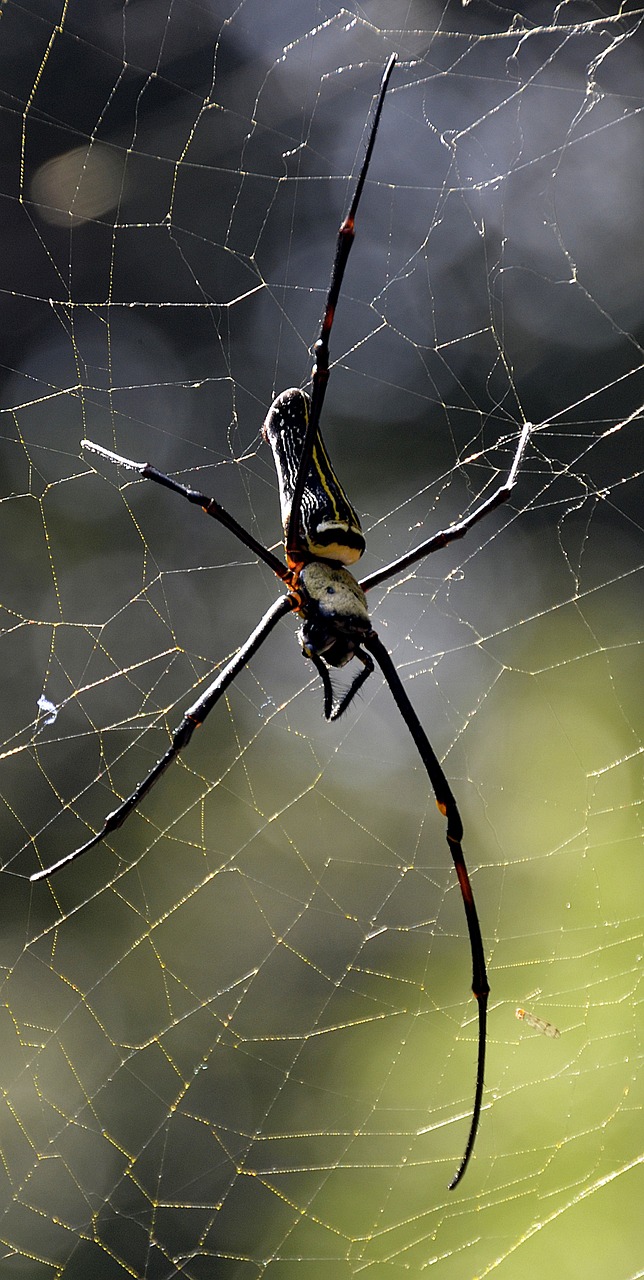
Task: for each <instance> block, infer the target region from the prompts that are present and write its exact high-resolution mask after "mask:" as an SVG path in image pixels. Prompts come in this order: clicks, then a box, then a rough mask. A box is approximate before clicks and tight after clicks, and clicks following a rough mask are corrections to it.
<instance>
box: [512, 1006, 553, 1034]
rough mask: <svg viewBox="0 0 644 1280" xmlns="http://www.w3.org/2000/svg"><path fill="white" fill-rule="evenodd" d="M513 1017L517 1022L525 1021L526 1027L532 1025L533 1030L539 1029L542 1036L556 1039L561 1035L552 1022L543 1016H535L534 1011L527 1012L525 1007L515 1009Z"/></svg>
mask: <svg viewBox="0 0 644 1280" xmlns="http://www.w3.org/2000/svg"><path fill="white" fill-rule="evenodd" d="M514 1014H515V1017H516V1018H518V1019H519V1022H525V1024H526V1027H532V1029H533V1031H540V1032H541V1034H542V1036H550V1039H551V1040H556V1039H557V1036H560V1035H561V1032H560V1030H559V1028H558V1027H555V1026H554V1024H553V1023H552V1022H546V1020H545V1018H537V1017H535V1015H534V1013H528V1010H527V1009H515V1011H514Z"/></svg>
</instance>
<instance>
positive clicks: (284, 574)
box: [81, 440, 291, 584]
mask: <svg viewBox="0 0 644 1280" xmlns="http://www.w3.org/2000/svg"><path fill="white" fill-rule="evenodd" d="M81 447H82V448H83V449H86V450H87V451H88V453H98V454H99V455H100V457H101V458H107V460H108V462H113V463H114V465H115V466H116V467H125V468H126V469H127V470H128V471H136V472H138V474H139V475H140V476H142V477H143V479H144V480H154V482H155V484H162V485H163V486H164V487H165V488H166V489H171V490H172V492H173V493H178V494H179V495H180V497H182V498H187V500H188V502H193V503H194V504H195V506H197V507H201V509H202V511H205V513H206V515H207V516H213V518H214V519H215V520H218V521H219V523H220V524H223V525H225V527H226V529H229V530H230V532H231V533H234V535H235V537H236V538H239V541H240V542H243V543H244V544H245V546H247V547H250V550H251V551H254V552H255V555H256V556H259V558H260V560H263V561H264V564H267V565H268V566H269V568H270V569H272V570H273V573H274V574H276V575H277V577H278V578H280V579H281V580H282V582H288V583H289V584H290V582H291V574H290V572H289V570H288V569H287V568H286V567H285V565H283V564H282V562H281V560H278V558H277V556H274V555H273V553H272V551H269V550H268V548H267V547H263V546H262V544H261V542H258V541H257V539H256V538H254V537H253V535H252V533H249V532H248V530H247V529H244V526H243V525H241V524H240V523H239V521H238V520H236V519H235V517H234V516H231V515H230V512H228V511H226V509H225V507H222V506H221V504H220V503H219V502H217V500H216V499H215V498H209V497H208V495H207V494H205V493H200V492H199V490H198V489H191V488H189V487H188V485H185V484H181V483H180V482H179V481H178V480H173V479H172V477H171V476H167V475H165V473H164V472H163V471H158V470H157V468H156V467H153V466H151V464H150V463H149V462H134V461H133V460H132V459H131V458H123V457H122V456H121V454H120V453H112V451H111V449H104V448H103V446H102V445H100V444H94V442H93V441H92V440H81Z"/></svg>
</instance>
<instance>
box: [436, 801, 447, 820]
mask: <svg viewBox="0 0 644 1280" xmlns="http://www.w3.org/2000/svg"><path fill="white" fill-rule="evenodd" d="M436 808H437V809H438V812H439V813H442V815H443V817H444V818H446V817H447V805H446V804H443V801H442V800H437V801H436Z"/></svg>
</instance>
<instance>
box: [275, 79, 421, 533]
mask: <svg viewBox="0 0 644 1280" xmlns="http://www.w3.org/2000/svg"><path fill="white" fill-rule="evenodd" d="M395 64H396V55H395V53H392V55H391V57H390V59H389V61H388V63H387V65H386V67H385V69H384V72H383V76H382V80H381V82H380V92H379V94H378V101H377V103H376V109H375V111H374V116H373V124H372V125H371V132H370V134H369V141H368V142H367V150H366V152H365V157H364V160H363V162H362V168H361V170H360V173H359V175H358V181H357V183H356V188H355V191H354V193H353V199H352V201H351V205H350V208H349V212H348V213H347V215H346V218H345V219H344V221H343V222H342V223H341V226H340V230H339V231H338V239H337V243H336V248H335V259H334V262H333V270H332V272H331V282H330V284H329V292H328V294H327V299H326V306H325V308H324V315H323V317H322V325H321V328H320V335H319V337H318V340H317V342H316V343H315V346H314V348H313V360H314V363H313V377H312V382H311V413H310V415H309V422H308V429H307V433H306V436H305V439H304V446H303V449H302V456H301V458H300V462H299V468H298V473H297V477H296V480H295V485H294V488H293V499H292V502H291V514H290V519H289V532H288V538H287V544H286V550H287V554H288V555H290V556H291V557H293V558H295V559H296V558H297V552H298V550H299V546H298V529H299V526H300V507H301V505H302V495H303V493H304V488H305V485H306V478H307V476H308V473H309V467H310V465H311V458H312V456H313V445H314V443H315V436H316V432H317V429H318V425H319V422H320V414H321V412H322V405H323V403H324V395H325V392H326V384H327V382H328V380H329V338H330V337H331V329H332V327H333V320H334V317H335V308H336V306H337V302H338V297H339V296H340V289H341V288H342V281H343V278H344V270H345V267H346V265H347V259H348V257H349V254H350V252H351V246H352V244H353V238H354V235H355V218H356V213H357V211H358V205H359V203H360V197H361V195H362V188H363V187H364V184H365V179H366V177H367V170H368V168H369V164H370V161H371V153H372V151H373V147H374V143H375V141H376V133H377V132H378V125H379V123H380V115H381V112H382V105H383V102H384V100H385V94H386V92H387V86H388V84H389V78H390V76H391V73H392V71H393V69H394V66H395Z"/></svg>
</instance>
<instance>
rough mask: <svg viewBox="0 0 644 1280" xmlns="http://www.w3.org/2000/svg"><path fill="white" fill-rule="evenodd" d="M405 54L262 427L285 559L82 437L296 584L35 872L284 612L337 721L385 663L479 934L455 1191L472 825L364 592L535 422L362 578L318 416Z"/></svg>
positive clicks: (218, 510)
mask: <svg viewBox="0 0 644 1280" xmlns="http://www.w3.org/2000/svg"><path fill="white" fill-rule="evenodd" d="M395 62H396V57H395V55H392V57H391V58H390V59H389V62H388V63H387V66H386V67H385V70H384V73H383V77H382V81H381V85H380V91H379V94H378V98H377V101H376V106H375V110H374V115H373V120H372V124H371V129H370V131H369V136H368V141H367V147H366V151H365V156H364V160H363V162H362V167H361V169H360V172H359V175H358V180H357V183H356V187H355V191H354V193H353V198H352V201H351V204H350V207H349V211H348V213H347V215H346V217H345V218H344V220H343V222H342V223H341V225H340V229H339V231H338V236H337V243H336V251H335V259H334V262H333V269H332V272H331V280H330V284H329V290H328V294H327V299H326V305H325V308H324V313H323V316H322V323H321V326H320V331H319V335H318V339H317V341H316V343H315V346H314V348H313V357H314V363H313V371H312V376H311V392H310V395H309V394H308V393H307V392H305V391H302V390H300V389H299V388H297V387H292V388H291V389H290V390H288V391H283V392H282V393H281V395H279V396H278V397H277V399H276V400H275V401H274V403H273V404H272V405H271V407H270V409H269V411H268V414H267V416H266V419H265V421H264V426H263V429H262V431H263V436H264V439H265V440H266V441H267V442H268V444H269V445H270V447H271V449H272V452H273V459H274V462H275V467H276V471H277V477H278V483H279V492H280V504H281V514H282V524H283V527H284V539H285V552H286V564H283V563H282V562H281V560H279V559H278V557H277V556H276V555H274V554H273V552H272V551H270V550H269V549H268V548H267V547H264V546H263V545H262V544H261V543H260V542H258V541H257V539H256V538H254V537H253V535H252V534H251V533H249V532H248V531H247V530H246V529H244V527H243V526H242V525H241V524H239V523H238V521H237V520H236V519H235V517H234V516H232V515H230V514H229V512H228V511H226V510H225V509H224V508H223V507H222V506H221V505H220V503H218V502H217V500H216V499H215V498H211V497H208V495H207V494H204V493H200V492H199V491H197V490H195V489H191V488H189V487H187V486H186V485H183V484H180V483H179V482H178V481H176V480H173V479H172V478H171V477H170V476H167V475H164V474H163V472H161V471H158V470H157V469H156V467H154V466H151V465H150V464H149V463H146V462H134V461H132V460H131V459H130V458H123V457H121V456H120V455H119V454H116V453H112V452H111V451H110V450H109V449H104V448H102V447H101V446H100V445H97V444H93V443H92V442H91V441H89V440H83V441H82V446H83V448H84V449H86V450H88V451H89V452H91V453H95V454H98V455H99V456H100V457H102V458H106V459H107V460H108V461H109V462H111V463H114V465H115V466H118V467H124V468H125V469H126V470H129V471H134V472H136V473H137V474H138V475H139V476H141V477H142V478H144V479H147V480H153V481H154V482H155V483H156V484H160V485H163V486H165V488H167V489H170V490H172V492H173V493H176V494H179V496H180V497H182V498H185V499H187V501H188V502H191V503H194V504H196V505H197V506H199V507H201V508H202V509H203V510H204V511H205V512H206V514H207V515H209V516H212V517H213V518H214V519H215V520H217V521H219V523H220V524H223V525H224V526H225V527H226V528H227V529H228V530H229V531H230V532H231V533H233V534H234V535H235V537H237V538H238V539H239V540H240V542H242V543H244V545H245V546H247V547H249V548H250V550H251V551H253V552H254V553H255V555H257V556H258V558H259V559H260V560H262V561H263V562H264V563H265V564H267V565H268V566H269V567H270V568H271V569H272V570H273V572H274V574H275V575H276V577H277V578H279V579H280V581H281V582H283V583H284V584H285V586H286V589H287V594H286V595H285V596H281V597H280V598H279V599H278V600H276V601H275V603H274V604H273V605H271V607H270V608H269V609H268V610H267V612H266V613H265V614H264V616H263V618H262V619H261V620H260V622H259V623H258V625H257V626H256V628H255V630H254V631H253V632H252V634H251V635H250V636H249V637H248V639H247V640H246V642H245V643H244V644H243V645H242V646H241V648H240V649H239V650H238V652H237V653H236V654H235V655H234V657H233V658H232V659H231V660H230V661H229V662H228V663H227V664H226V666H225V667H223V669H222V670H221V671H220V672H219V674H218V675H217V676H216V678H215V679H214V680H212V681H211V683H210V684H208V686H207V688H206V689H204V691H203V693H201V694H200V696H199V697H198V698H197V700H196V702H194V703H193V704H192V706H190V707H188V709H187V710H186V711H185V713H184V716H183V719H182V720H181V723H180V724H179V726H178V727H177V729H176V730H175V731H174V733H173V734H172V736H171V740H170V745H169V747H168V749H167V751H166V752H165V754H164V755H163V756H162V757H161V758H160V760H158V761H157V763H156V764H155V766H154V768H153V769H152V770H151V771H150V773H149V774H148V775H147V777H146V778H144V779H143V781H142V782H139V783H138V785H137V786H136V787H135V788H134V790H133V791H132V793H131V795H129V796H128V797H127V798H126V799H125V800H124V801H123V802H122V803H121V804H120V805H118V807H117V808H116V809H114V810H113V812H112V813H110V814H108V816H107V817H106V819H105V822H104V824H103V826H102V827H101V829H100V831H98V832H97V833H96V834H95V835H93V836H92V837H91V839H89V840H87V841H86V843H85V844H83V845H81V846H80V848H78V849H75V850H74V851H73V852H72V853H69V854H67V855H66V856H65V857H63V858H61V859H60V860H59V861H58V862H56V863H54V864H53V866H49V867H46V868H43V869H42V870H40V871H37V872H36V873H35V874H34V875H32V877H31V879H32V880H42V879H45V878H46V877H48V876H52V875H54V874H55V873H56V872H58V871H60V870H61V869H62V868H63V867H66V866H68V865H69V864H70V863H71V862H73V861H74V860H75V859H76V858H80V857H81V855H82V854H84V853H87V852H88V850H89V849H92V848H94V846H95V845H97V844H99V843H100V842H101V841H102V840H105V839H106V838H107V837H108V836H109V835H110V834H111V833H112V832H113V831H116V830H117V828H118V827H120V826H122V824H123V823H124V822H125V820H126V818H127V817H128V816H129V815H130V814H131V813H132V811H133V810H134V809H136V808H137V807H138V805H140V803H141V801H142V800H143V799H144V797H145V796H146V795H147V794H148V792H149V791H150V789H151V788H152V787H153V786H154V785H155V783H156V782H158V780H159V778H160V777H161V775H162V774H163V773H165V770H166V769H167V768H168V766H169V765H170V764H171V763H172V761H173V760H175V759H176V757H177V755H178V754H179V752H180V751H183V750H184V748H185V747H187V745H188V743H189V741H190V739H191V737H192V735H193V733H194V731H195V729H196V728H197V725H200V724H203V722H204V720H205V719H206V717H207V716H208V715H209V714H210V712H211V711H212V709H213V707H215V706H216V704H217V703H218V702H219V700H220V699H221V698H222V696H223V695H224V693H225V692H226V689H228V687H229V686H230V685H231V684H232V682H233V681H234V680H235V678H236V676H237V675H238V674H239V672H240V671H241V670H242V669H243V668H244V667H245V666H246V664H247V663H248V662H250V660H251V658H252V657H253V655H254V654H255V653H257V650H258V649H259V648H260V646H261V645H262V644H263V643H264V641H265V640H266V639H267V637H268V635H269V634H270V632H271V631H273V629H274V627H275V626H276V625H277V623H278V622H279V620H280V619H281V618H283V617H285V616H286V614H289V613H295V614H297V615H298V616H299V617H300V618H301V619H302V626H301V628H300V631H299V633H298V637H299V640H300V642H301V645H302V652H303V654H304V656H305V657H306V658H308V659H309V660H310V661H311V662H312V663H313V665H314V667H315V669H316V671H317V672H318V674H319V676H320V679H321V681H322V689H323V695H324V715H325V717H326V719H327V720H337V719H338V718H339V717H340V716H341V715H343V714H344V713H345V711H346V710H347V708H348V707H349V706H350V704H351V703H352V702H353V699H354V698H355V696H356V694H357V693H358V691H359V689H360V688H361V687H362V685H363V684H364V682H365V680H367V679H368V678H369V676H370V675H371V674H372V672H373V671H374V664H375V663H377V664H378V666H379V668H380V670H381V672H382V675H383V677H384V679H385V681H386V683H387V684H388V686H389V688H390V690H391V693H392V695H393V698H394V701H395V703H396V706H397V708H398V710H399V712H400V714H401V716H402V718H403V720H404V722H405V724H406V726H407V728H408V730H409V732H410V734H411V737H412V740H413V742H414V744H415V746H416V749H417V751H418V754H419V756H420V759H421V761H422V763H423V765H424V767H425V770H426V771H427V775H428V777H429V781H430V784H431V786H432V789H433V792H434V795H435V798H436V803H437V805H438V808H439V810H440V812H441V814H442V815H443V817H444V818H445V819H446V821H447V831H446V835H447V843H448V847H449V851H450V854H451V856H452V859H453V862H454V867H455V869H456V875H457V878H458V883H459V887H460V891H461V895H462V898H463V906H464V909H465V919H466V922H467V929H468V934H469V941H470V952H471V960H472V990H473V992H474V995H475V996H476V999H477V1007H478V1052H477V1061H476V1082H475V1090H474V1103H473V1107H472V1118H471V1121H470V1128H469V1133H468V1137H467V1141H466V1144H465V1150H464V1153H463V1156H462V1158H461V1161H460V1164H459V1166H458V1168H457V1170H456V1173H455V1175H454V1177H453V1178H452V1181H451V1183H450V1184H449V1185H450V1189H453V1188H454V1187H456V1186H457V1185H458V1183H459V1182H460V1180H461V1178H462V1177H463V1174H464V1173H465V1170H466V1168H467V1165H468V1163H469V1159H470V1156H471V1154H472V1150H473V1147H474V1141H475V1138H476V1133H477V1129H478V1124H479V1118H480V1113H481V1102H482V1097H483V1080H484V1073H485V1047H486V1033H487V1003H488V995H489V985H488V980H487V972H486V967H485V955H484V952H483V942H482V938H481V930H480V926H479V920H478V915H477V911H476V906H475V903H474V895H473V893H472V886H471V883H470V878H469V874H468V871H467V867H466V865H465V859H464V856H463V850H462V847H461V841H462V838H463V825H462V822H461V818H460V815H459V811H458V807H457V804H456V800H455V799H454V796H453V794H452V791H451V789H450V786H449V783H448V781H447V779H446V777H445V774H444V772H443V770H442V768H441V765H440V763H439V761H438V758H437V756H436V754H435V752H434V750H433V748H432V746H431V744H430V742H429V739H428V737H427V734H426V733H425V730H424V729H423V727H422V725H421V723H420V720H419V719H418V716H417V715H416V712H415V711H414V708H413V706H412V704H411V702H410V700H409V697H408V695H407V692H406V690H405V687H404V685H403V683H402V681H401V679H400V676H399V675H398V672H397V671H396V668H395V666H394V663H393V661H392V659H391V657H390V655H389V653H388V651H387V649H386V648H385V646H384V645H383V643H382V641H381V640H380V639H379V637H378V635H377V633H376V631H375V630H374V628H373V626H372V624H371V619H370V617H369V613H368V610H367V601H366V596H365V593H366V592H367V591H369V590H370V588H372V587H376V586H378V585H379V584H380V583H383V582H387V581H388V580H389V579H390V578H393V577H395V576H396V575H397V574H400V573H402V572H403V570H405V569H408V568H409V567H410V565H413V564H416V562H417V561H419V560H422V559H423V558H424V557H425V556H428V555H430V554H431V553H432V552H434V551H437V550H438V549H439V548H440V547H446V546H448V545H449V544H450V543H451V542H454V541H455V540H456V539H457V538H462V537H463V535H464V534H466V533H467V531H468V529H471V528H472V526H473V525H475V524H477V523H478V521H479V520H482V519H483V517H484V516H486V515H488V514H489V513H490V512H491V511H494V510H495V509H496V508H497V507H499V506H500V505H501V503H503V502H505V501H506V500H507V498H509V496H510V493H511V492H512V489H513V487H514V485H515V483H516V478H517V473H518V469H519V465H520V463H521V459H522V456H523V453H524V450H525V447H526V444H527V442H528V438H529V434H530V426H529V424H525V425H524V427H523V429H522V431H521V433H520V435H519V439H518V442H517V444H516V448H515V453H514V457H513V460H512V465H511V467H510V470H509V472H508V476H507V479H506V480H505V481H504V483H503V484H501V485H500V486H499V488H497V489H496V490H495V491H494V492H493V493H492V495H491V496H490V497H488V498H487V499H485V501H483V502H481V503H480V505H479V506H478V507H476V508H475V509H474V510H473V511H472V512H471V513H470V514H469V515H468V516H466V517H464V519H462V520H460V521H458V522H457V523H455V524H452V525H450V526H449V527H448V528H447V529H443V530H441V531H440V532H439V533H435V534H433V536H432V537H431V538H428V539H426V540H425V541H424V542H422V543H421V544H420V545H419V546H417V547H415V548H414V549H413V550H411V551H409V552H406V553H405V554H404V555H401V556H399V557H398V559H397V560H394V561H393V562H392V563H391V564H388V565H385V566H384V567H383V568H382V569H378V570H377V571H376V572H375V573H371V574H369V575H368V576H367V577H366V578H363V579H362V581H361V582H358V581H357V580H356V579H355V578H354V577H353V575H352V574H351V573H350V572H349V569H348V568H347V566H348V565H351V564H355V562H356V561H357V560H359V558H360V556H361V555H362V552H363V551H364V547H365V540H364V536H363V533H362V529H361V527H360V521H359V519H358V516H357V514H356V512H355V510H354V508H353V506H352V505H351V503H350V502H349V499H348V498H347V495H346V493H345V492H344V489H343V488H342V485H341V484H340V481H339V480H338V478H337V476H336V475H335V472H334V471H333V468H332V466H331V462H330V460H329V456H328V454H327V452H326V449H325V446H324V443H323V440H322V436H321V434H320V416H321V412H322V405H323V403H324V397H325V392H326V387H327V382H328V378H329V338H330V335H331V329H332V326H333V320H334V316H335V309H336V305H337V302H338V298H339V295H340V288H341V285H342V280H343V277H344V272H345V267H346V264H347V259H348V257H349V253H350V250H351V246H352V244H353V239H354V224H355V217H356V213H357V210H358V205H359V202H360V197H361V195H362V190H363V187H364V184H365V179H366V177H367V171H368V168H369V163H370V161H371V154H372V151H373V147H374V143H375V140H376V133H377V130H378V124H379V122H380V116H381V113H382V108H383V103H384V100H385V94H386V92H387V87H388V84H389V79H390V76H391V73H392V71H393V68H394V65H395ZM353 659H355V660H356V661H357V662H358V664H359V667H360V669H359V671H358V672H357V673H356V674H355V675H354V676H353V679H352V681H351V683H350V685H349V688H348V689H347V690H346V692H345V693H344V694H343V695H342V696H341V697H339V698H337V699H336V697H335V695H334V692H333V687H332V684H331V677H330V674H329V672H330V669H332V668H334V667H344V666H345V665H346V664H347V663H349V662H351V661H352V660H353Z"/></svg>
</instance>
